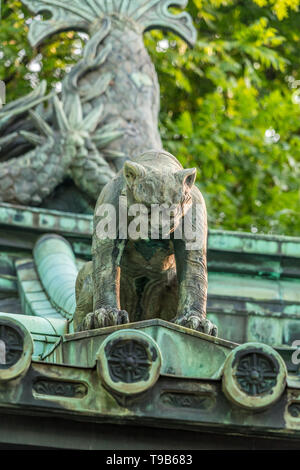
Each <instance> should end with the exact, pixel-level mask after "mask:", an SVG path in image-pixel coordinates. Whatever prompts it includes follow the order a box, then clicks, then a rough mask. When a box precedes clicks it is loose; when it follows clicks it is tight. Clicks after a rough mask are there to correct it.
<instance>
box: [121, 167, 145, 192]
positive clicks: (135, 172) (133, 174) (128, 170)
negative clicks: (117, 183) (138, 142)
mask: <svg viewBox="0 0 300 470" xmlns="http://www.w3.org/2000/svg"><path fill="white" fill-rule="evenodd" d="M123 172H124V176H125V179H126V183H127V185H128V186H129V188H130V187H131V186H132V185H133V183H134V181H135V180H136V179H137V178H143V177H144V176H145V174H146V172H145V168H144V167H143V166H142V165H140V164H139V163H135V162H130V161H127V162H125V163H124V168H123Z"/></svg>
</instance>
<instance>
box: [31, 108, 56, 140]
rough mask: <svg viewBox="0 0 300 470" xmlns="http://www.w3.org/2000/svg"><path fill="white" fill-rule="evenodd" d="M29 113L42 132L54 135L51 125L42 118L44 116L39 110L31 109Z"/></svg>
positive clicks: (46, 134)
mask: <svg viewBox="0 0 300 470" xmlns="http://www.w3.org/2000/svg"><path fill="white" fill-rule="evenodd" d="M29 114H30V116H31V118H32V120H33V122H34V124H35V127H36V128H37V129H38V130H39V131H41V133H42V134H44V135H45V136H46V137H48V136H53V135H54V133H53V130H52V129H51V127H50V126H49V125H48V124H47V122H46V121H45V120H44V119H43V118H42V116H41V115H40V114H39V113H38V112H37V111H33V110H30V111H29Z"/></svg>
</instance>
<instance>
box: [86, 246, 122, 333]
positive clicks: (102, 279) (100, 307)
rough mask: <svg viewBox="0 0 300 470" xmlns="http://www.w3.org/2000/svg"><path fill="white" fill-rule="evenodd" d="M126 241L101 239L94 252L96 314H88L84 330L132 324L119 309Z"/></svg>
mask: <svg viewBox="0 0 300 470" xmlns="http://www.w3.org/2000/svg"><path fill="white" fill-rule="evenodd" d="M124 246H125V240H119V239H114V240H111V239H105V240H98V242H97V245H96V249H95V250H94V251H93V312H90V313H88V314H87V315H86V317H85V318H84V320H83V323H82V327H81V329H82V330H90V329H94V328H102V327H106V326H114V325H121V324H124V323H128V322H129V316H128V313H127V312H126V311H125V310H121V307H120V260H121V257H122V253H123V250H124Z"/></svg>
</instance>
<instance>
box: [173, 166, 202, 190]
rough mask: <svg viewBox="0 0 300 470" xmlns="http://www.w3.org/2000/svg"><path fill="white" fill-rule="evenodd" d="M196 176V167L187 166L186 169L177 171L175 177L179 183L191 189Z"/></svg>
mask: <svg viewBox="0 0 300 470" xmlns="http://www.w3.org/2000/svg"><path fill="white" fill-rule="evenodd" d="M196 176H197V169H196V168H187V169H186V170H180V171H177V173H176V177H177V179H178V181H180V183H181V184H183V185H186V186H187V187H188V188H189V189H192V186H193V184H194V183H195V180H196Z"/></svg>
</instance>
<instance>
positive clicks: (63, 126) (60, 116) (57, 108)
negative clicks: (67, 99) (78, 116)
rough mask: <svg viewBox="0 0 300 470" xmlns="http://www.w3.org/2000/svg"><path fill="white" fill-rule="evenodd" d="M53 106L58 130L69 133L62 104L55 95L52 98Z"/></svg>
mask: <svg viewBox="0 0 300 470" xmlns="http://www.w3.org/2000/svg"><path fill="white" fill-rule="evenodd" d="M53 105H54V112H55V116H56V120H57V124H58V127H59V129H60V130H61V131H62V132H68V131H70V125H69V123H68V119H67V116H66V115H65V112H64V109H63V106H62V102H61V101H60V100H59V99H58V97H57V96H56V95H55V96H54V97H53Z"/></svg>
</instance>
